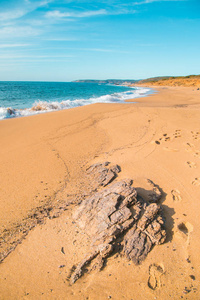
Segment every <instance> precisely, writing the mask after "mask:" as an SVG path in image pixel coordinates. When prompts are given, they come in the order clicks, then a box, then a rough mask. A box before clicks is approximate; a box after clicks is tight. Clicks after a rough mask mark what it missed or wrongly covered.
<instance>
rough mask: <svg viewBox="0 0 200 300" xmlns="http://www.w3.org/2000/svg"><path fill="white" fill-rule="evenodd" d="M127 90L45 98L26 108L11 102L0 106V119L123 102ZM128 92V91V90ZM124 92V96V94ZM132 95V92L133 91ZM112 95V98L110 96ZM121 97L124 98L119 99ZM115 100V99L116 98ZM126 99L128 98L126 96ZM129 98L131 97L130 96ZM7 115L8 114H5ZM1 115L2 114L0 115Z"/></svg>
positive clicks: (147, 92) (142, 95) (134, 87)
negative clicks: (74, 96)
mask: <svg viewBox="0 0 200 300" xmlns="http://www.w3.org/2000/svg"><path fill="white" fill-rule="evenodd" d="M113 86H116V87H117V86H118V85H113ZM121 86H122V87H126V88H130V90H131V89H134V90H135V91H137V90H138V91H140V90H143V89H144V88H143V87H139V86H138V87H137V86H129V85H121ZM151 90H152V91H154V90H155V89H151V88H148V91H146V92H145V91H144V92H143V94H140V93H139V92H138V95H135V97H134V98H133V99H137V98H140V97H146V96H148V95H149V94H151ZM126 93H127V92H116V93H112V94H106V95H101V96H96V98H92V97H90V98H88V99H75V100H72V101H71V100H70V99H68V100H62V101H60V102H59V101H56V100H55V101H53V100H52V101H51V102H48V101H46V100H44V101H41V100H38V101H35V102H34V103H33V104H32V107H28V108H21V109H19V108H13V107H12V104H11V106H10V107H0V110H1V111H0V113H1V114H2V115H3V114H6V116H4V118H3V119H0V121H3V120H8V119H14V118H21V117H27V116H33V115H37V114H44V113H49V112H55V111H61V110H65V109H71V108H75V107H81V106H85V105H90V104H95V103H102V104H103V103H105V104H106V103H125V102H126V98H127V95H126ZM129 93H130V92H129ZM124 94H125V96H124ZM116 95H118V98H116ZM133 96H134V93H133ZM106 97H111V99H109V100H108V99H102V98H106ZM112 97H114V98H112ZM121 97H122V98H123V97H124V99H123V100H120V99H121ZM115 98H116V99H117V100H116V99H115ZM94 99H96V102H93V101H94ZM127 99H128V98H127ZM130 99H131V98H130ZM76 101H77V102H76ZM71 103H72V104H73V103H76V104H75V106H73V105H72V106H70V105H71ZM7 115H8V116H7ZM1 117H2V116H1Z"/></svg>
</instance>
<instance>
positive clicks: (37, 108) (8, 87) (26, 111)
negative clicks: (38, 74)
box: [0, 81, 150, 120]
mask: <svg viewBox="0 0 200 300" xmlns="http://www.w3.org/2000/svg"><path fill="white" fill-rule="evenodd" d="M149 93H150V89H148V88H136V87H134V88H132V87H127V86H119V85H109V84H98V83H83V82H27V81H26V82H21V81H20V82H9V81H1V82H0V119H1V120H2V119H6V118H14V117H22V116H28V115H33V114H38V113H44V112H49V111H54V110H61V109H68V108H72V107H76V106H82V105H87V104H92V103H97V102H101V103H112V102H117V103H120V102H123V101H124V100H126V99H133V98H137V97H142V96H145V95H146V94H149Z"/></svg>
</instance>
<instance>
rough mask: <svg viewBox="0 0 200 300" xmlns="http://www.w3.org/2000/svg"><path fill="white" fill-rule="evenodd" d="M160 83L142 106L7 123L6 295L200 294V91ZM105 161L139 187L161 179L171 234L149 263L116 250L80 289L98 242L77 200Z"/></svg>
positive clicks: (0, 280) (0, 221)
mask: <svg viewBox="0 0 200 300" xmlns="http://www.w3.org/2000/svg"><path fill="white" fill-rule="evenodd" d="M153 88H154V89H155V90H154V94H152V95H150V96H148V97H142V98H138V99H134V102H135V101H137V103H131V100H130V101H127V103H125V104H93V105H88V106H84V107H77V108H73V109H69V110H63V111H58V112H51V113H46V114H41V115H35V116H29V117H23V118H16V119H7V120H3V121H0V140H1V148H0V164H1V170H0V182H1V187H0V194H1V197H0V205H1V210H0V236H1V244H0V247H1V256H0V258H1V261H2V263H1V264H0V299H4V300H5V299H90V300H93V299H95V300H96V299H99V300H102V299H114V300H121V299H126V300H127V299H128V300H131V299H142V300H143V299H164V300H165V299H199V298H200V291H199V280H200V270H199V266H200V257H199V249H200V239H199V232H200V201H199V199H200V126H199V125H200V122H199V115H200V90H197V88H196V87H167V86H164V87H156V86H154V87H153ZM105 161H109V162H111V163H112V164H118V165H119V166H120V167H121V172H120V173H119V175H118V178H117V179H116V180H117V181H118V180H120V179H124V178H130V179H133V186H134V187H135V188H136V189H137V190H138V191H140V190H141V189H145V190H148V189H149V186H148V184H147V179H150V180H151V181H153V182H154V183H155V184H156V185H158V187H159V188H160V189H161V191H162V198H161V201H160V204H161V205H162V207H163V213H164V217H165V220H166V223H165V228H166V231H167V239H166V241H165V243H163V244H161V245H158V246H156V247H154V248H153V249H152V251H151V252H150V253H149V254H148V256H147V258H146V259H145V260H144V262H142V263H141V264H140V265H135V264H134V263H133V262H132V261H128V260H127V259H126V258H125V257H123V256H121V255H120V254H118V253H115V254H113V255H111V256H110V257H109V258H108V259H107V263H106V265H105V267H104V268H103V270H102V271H100V272H98V271H93V272H91V273H87V272H86V273H85V274H83V276H82V277H81V278H80V279H79V280H78V281H77V282H76V283H75V284H74V285H70V284H69V281H68V278H69V275H70V272H71V269H72V267H73V265H76V264H77V263H78V262H79V261H80V260H81V259H82V258H83V257H84V254H85V253H86V252H87V251H89V248H90V243H89V239H88V236H87V233H85V232H82V231H81V230H79V229H78V228H77V226H76V224H75V223H74V222H73V219H72V214H73V212H74V210H75V209H76V207H77V202H76V201H74V200H77V199H76V198H77V195H80V194H81V192H83V190H84V185H87V182H84V180H83V178H84V174H85V172H86V169H87V168H88V167H89V166H90V165H92V164H94V163H99V162H105ZM8 254H9V255H8Z"/></svg>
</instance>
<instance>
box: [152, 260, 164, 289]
mask: <svg viewBox="0 0 200 300" xmlns="http://www.w3.org/2000/svg"><path fill="white" fill-rule="evenodd" d="M163 273H164V267H163V266H161V265H157V264H152V265H150V266H149V279H148V287H149V288H150V289H152V290H156V289H157V288H160V287H161V281H160V277H161V276H162V275H163Z"/></svg>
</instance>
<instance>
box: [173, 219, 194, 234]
mask: <svg viewBox="0 0 200 300" xmlns="http://www.w3.org/2000/svg"><path fill="white" fill-rule="evenodd" d="M177 227H178V229H179V230H180V231H181V232H182V233H184V234H185V235H186V236H189V234H190V233H191V232H192V231H193V225H192V224H190V223H189V222H181V223H179V224H178V226H177Z"/></svg>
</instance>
